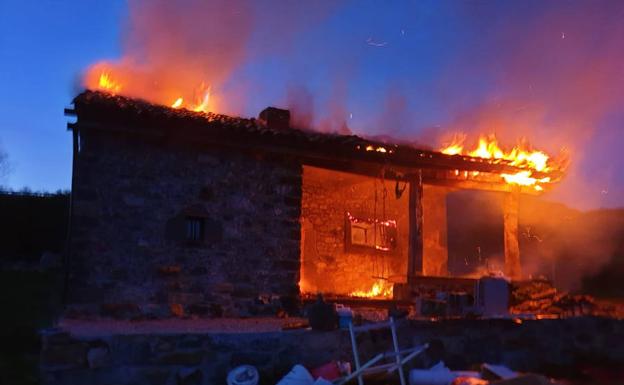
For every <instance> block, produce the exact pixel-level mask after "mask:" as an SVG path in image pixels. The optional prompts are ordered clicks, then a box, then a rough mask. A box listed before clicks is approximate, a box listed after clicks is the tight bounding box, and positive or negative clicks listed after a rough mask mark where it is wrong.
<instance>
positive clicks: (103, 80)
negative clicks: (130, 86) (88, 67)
mask: <svg viewBox="0 0 624 385" xmlns="http://www.w3.org/2000/svg"><path fill="white" fill-rule="evenodd" d="M98 88H99V89H101V90H102V91H108V92H110V93H112V94H115V93H117V92H119V91H120V90H121V84H119V83H118V82H116V81H115V80H114V79H113V78H112V77H111V74H110V73H109V72H102V73H101V74H100V77H99V78H98Z"/></svg>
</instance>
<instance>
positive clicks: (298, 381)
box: [277, 365, 331, 385]
mask: <svg viewBox="0 0 624 385" xmlns="http://www.w3.org/2000/svg"><path fill="white" fill-rule="evenodd" d="M319 379H320V378H319ZM328 383H329V384H331V383H330V382H328ZM314 384H316V383H315V382H314V378H313V377H312V375H311V374H310V372H308V369H306V368H304V367H303V366H301V365H295V366H293V368H292V369H291V370H290V372H288V374H287V375H285V376H284V377H283V378H282V379H281V380H280V382H278V383H277V385H314ZM319 384H320V385H324V384H323V383H322V382H321V383H319Z"/></svg>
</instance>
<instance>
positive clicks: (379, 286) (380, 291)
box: [351, 280, 393, 298]
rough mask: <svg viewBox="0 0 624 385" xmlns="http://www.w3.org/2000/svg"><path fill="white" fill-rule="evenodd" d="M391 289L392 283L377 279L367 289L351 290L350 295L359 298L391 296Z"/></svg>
mask: <svg viewBox="0 0 624 385" xmlns="http://www.w3.org/2000/svg"><path fill="white" fill-rule="evenodd" d="M392 289H393V285H392V284H390V283H386V282H385V281H382V280H378V281H376V282H375V283H374V284H373V286H372V287H371V288H370V289H369V290H367V291H363V290H357V291H354V292H351V296H352V297H360V298H392Z"/></svg>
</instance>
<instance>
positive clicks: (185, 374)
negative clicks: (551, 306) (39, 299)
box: [41, 317, 624, 385]
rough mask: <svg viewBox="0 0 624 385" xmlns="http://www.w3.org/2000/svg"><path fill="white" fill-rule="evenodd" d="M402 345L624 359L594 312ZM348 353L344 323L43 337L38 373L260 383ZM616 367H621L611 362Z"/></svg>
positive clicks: (374, 349) (444, 356) (383, 336)
mask: <svg viewBox="0 0 624 385" xmlns="http://www.w3.org/2000/svg"><path fill="white" fill-rule="evenodd" d="M398 335H399V339H400V344H401V345H402V346H407V345H410V344H418V343H423V342H429V343H430V345H431V347H430V349H429V350H428V351H427V352H426V353H425V354H424V355H422V356H421V357H419V358H418V359H417V360H415V361H414V365H415V366H418V367H429V366H431V365H432V364H433V363H435V362H437V361H438V360H440V359H441V360H444V361H445V362H446V364H447V365H448V366H449V367H450V368H452V369H465V368H468V367H470V366H471V365H474V364H480V363H483V362H489V363H501V364H505V365H507V366H509V367H511V368H512V369H515V370H519V371H537V372H542V373H547V374H554V373H567V374H572V373H574V371H577V370H580V365H581V364H595V363H599V364H608V365H610V366H611V367H621V365H624V321H621V320H614V319H600V318H589V317H588V318H575V319H563V320H541V321H525V322H523V323H520V324H519V323H515V322H513V321H511V320H477V321H468V320H453V321H442V322H424V321H419V322H415V321H414V322H404V323H402V324H401V326H400V327H399V330H398ZM359 343H360V349H361V351H362V356H363V357H370V356H372V355H373V354H376V353H378V352H380V351H385V350H386V349H387V348H388V347H389V346H390V334H389V332H387V331H376V332H369V333H368V334H362V335H361V338H360V339H359ZM334 359H342V360H352V356H351V345H350V342H349V338H348V333H347V332H346V331H340V330H337V331H333V332H312V331H308V330H298V331H288V332H272V333H246V334H194V333H186V334H170V335H167V334H158V335H156V334H149V335H140V334H135V335H103V336H97V337H95V336H94V337H84V336H83V337H75V336H71V335H70V334H69V333H66V332H63V331H48V332H46V333H44V335H43V350H42V352H41V380H42V384H46V385H69V384H90V385H105V384H154V385H157V384H158V385H173V384H187V385H190V384H205V385H207V384H225V377H226V375H227V372H228V371H229V370H230V369H232V368H233V367H235V366H237V365H241V364H251V365H254V366H256V367H257V368H258V370H259V371H260V374H261V384H275V383H276V382H277V381H278V380H279V379H280V378H281V377H282V376H283V375H285V374H286V373H287V372H288V371H289V370H290V368H291V367H292V366H293V365H295V364H298V363H299V364H303V365H306V366H308V367H315V366H318V365H320V364H323V363H325V362H328V361H330V360H334ZM618 365H619V366H618Z"/></svg>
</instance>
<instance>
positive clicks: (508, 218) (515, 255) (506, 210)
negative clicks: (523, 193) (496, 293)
mask: <svg viewBox="0 0 624 385" xmlns="http://www.w3.org/2000/svg"><path fill="white" fill-rule="evenodd" d="M519 200H520V193H519V191H513V192H510V193H507V194H505V198H504V202H503V220H504V232H505V274H507V276H508V277H510V278H512V279H519V278H522V268H521V266H520V247H519V245H518V202H519Z"/></svg>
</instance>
